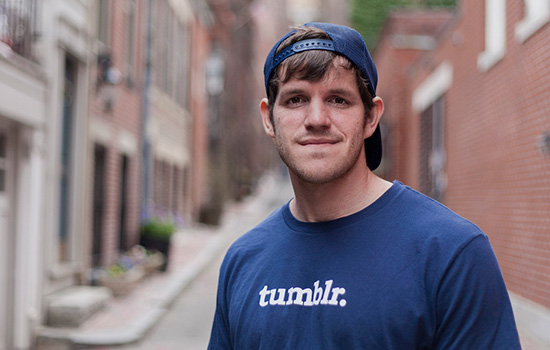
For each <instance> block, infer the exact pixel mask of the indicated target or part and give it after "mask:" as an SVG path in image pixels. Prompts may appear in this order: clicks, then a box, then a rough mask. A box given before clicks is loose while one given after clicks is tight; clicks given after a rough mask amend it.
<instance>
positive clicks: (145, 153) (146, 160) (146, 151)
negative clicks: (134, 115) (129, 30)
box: [141, 0, 153, 220]
mask: <svg viewBox="0 0 550 350" xmlns="http://www.w3.org/2000/svg"><path fill="white" fill-rule="evenodd" d="M152 2H153V1H152V0H148V1H147V38H146V44H145V77H144V83H143V99H142V101H143V105H142V110H141V140H142V170H143V179H142V188H141V191H142V192H141V196H142V197H141V206H142V208H141V210H142V218H141V219H142V220H143V219H146V218H148V217H149V214H150V213H149V182H150V179H149V177H150V167H151V159H150V158H151V145H150V144H149V137H148V135H147V124H148V121H149V112H150V111H149V109H150V107H149V90H150V85H151V27H152V25H153V24H152V18H151V8H152Z"/></svg>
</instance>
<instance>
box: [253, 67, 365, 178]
mask: <svg viewBox="0 0 550 350" xmlns="http://www.w3.org/2000/svg"><path fill="white" fill-rule="evenodd" d="M338 61H339V59H336V60H335V61H334V62H333V66H332V67H331V68H330V69H329V70H328V71H327V74H326V75H325V76H324V77H323V78H322V79H321V80H320V81H316V82H310V81H307V80H298V79H296V78H291V79H290V80H288V81H287V82H286V83H281V85H280V86H279V91H278V95H277V97H276V99H275V102H274V106H273V125H271V127H272V128H271V129H270V128H269V126H267V127H266V130H267V133H268V134H269V135H270V136H271V137H273V139H274V141H275V144H276V146H277V150H278V152H279V155H280V156H281V159H282V160H283V161H284V162H285V164H286V165H287V166H288V168H289V170H290V171H291V172H292V173H294V174H295V175H296V176H297V177H298V178H300V179H301V180H302V181H304V182H307V183H315V184H323V183H329V182H331V181H334V180H336V179H338V178H340V177H342V176H344V175H346V174H347V173H348V172H349V171H350V169H352V168H353V167H354V166H356V165H357V164H358V162H362V163H363V164H362V165H364V166H366V165H365V154H364V147H363V142H364V139H365V137H367V136H370V135H366V128H365V109H364V106H363V102H362V100H361V96H360V94H359V89H358V88H357V83H356V78H355V72H354V71H353V70H347V69H345V68H342V67H341V66H340V65H339V64H338ZM267 109H268V107H267V106H266V105H265V104H262V114H265V113H268V111H267ZM264 122H266V120H265V116H264Z"/></svg>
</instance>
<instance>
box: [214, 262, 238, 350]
mask: <svg viewBox="0 0 550 350" xmlns="http://www.w3.org/2000/svg"><path fill="white" fill-rule="evenodd" d="M224 276H225V272H224V267H223V266H222V268H221V270H220V278H219V281H218V293H217V299H216V312H215V313H214V321H213V324H212V332H211V334H210V342H209V344H208V350H222V349H223V350H228V349H233V346H232V345H231V336H230V331H229V321H228V310H227V303H226V300H225V287H224V285H225V283H224Z"/></svg>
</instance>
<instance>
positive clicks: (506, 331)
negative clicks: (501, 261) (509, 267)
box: [433, 234, 521, 350]
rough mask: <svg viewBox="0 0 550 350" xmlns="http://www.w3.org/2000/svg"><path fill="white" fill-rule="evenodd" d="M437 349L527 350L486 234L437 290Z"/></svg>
mask: <svg viewBox="0 0 550 350" xmlns="http://www.w3.org/2000/svg"><path fill="white" fill-rule="evenodd" d="M436 317H437V329H436V336H435V344H434V347H433V348H434V349H445V350H452V349H457V350H459V349H496V350H500V349H521V346H520V344H519V337H518V333H517V330H516V325H515V321H514V316H513V311H512V307H511V304H510V298H509V296H508V291H507V290H506V286H505V284H504V280H503V278H502V274H501V272H500V268H499V266H498V262H497V259H496V257H495V254H494V252H493V250H492V248H491V246H490V244H489V240H488V238H487V236H486V235H483V234H482V235H478V236H476V237H475V238H473V239H472V240H471V241H470V242H468V243H467V244H466V245H465V246H464V247H463V248H462V249H461V250H460V251H459V252H457V254H456V256H455V257H454V260H453V261H452V262H451V263H450V265H449V267H448V268H447V270H446V271H445V273H444V275H443V277H442V279H441V282H440V285H439V290H438V292H437V300H436Z"/></svg>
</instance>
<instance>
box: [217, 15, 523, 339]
mask: <svg viewBox="0 0 550 350" xmlns="http://www.w3.org/2000/svg"><path fill="white" fill-rule="evenodd" d="M264 74H265V84H266V92H267V97H268V98H267V99H263V100H262V101H261V104H260V110H261V115H262V121H263V125H264V128H265V131H266V133H267V134H268V135H269V136H270V137H271V138H272V139H273V141H274V143H275V145H276V147H277V150H278V152H279V154H280V157H281V159H282V160H283V161H284V162H285V163H286V165H287V166H288V169H289V174H290V179H291V182H292V186H293V189H294V193H295V198H294V199H292V200H291V201H290V202H289V203H288V204H286V205H284V206H283V207H281V208H279V209H278V210H277V211H275V212H274V213H273V214H271V215H270V216H269V217H268V218H267V219H266V220H265V221H263V222H262V223H261V224H259V225H258V226H257V227H255V228H254V229H252V230H251V231H250V232H248V233H247V234H245V235H244V236H242V237H241V238H240V239H238V240H237V241H236V242H235V243H234V244H233V245H232V247H231V248H230V249H229V251H228V252H227V255H226V257H225V260H224V262H223V264H222V267H221V270H220V280H219V285H218V301H217V309H216V314H215V317H214V324H213V329H212V335H211V339H210V345H209V348H210V349H238V350H242V349H384V350H388V349H398V350H403V349H446V350H449V349H460V350H474V349H476V350H477V349H479V350H481V349H483V350H485V349H520V345H519V340H518V335H517V331H516V328H515V322H514V318H513V314H512V309H511V306H510V301H509V297H508V294H507V291H506V287H505V285H504V281H503V279H502V276H501V273H500V270H499V267H498V263H497V261H496V258H495V256H494V253H493V251H492V249H491V247H490V245H489V242H488V239H487V236H486V235H485V234H484V233H483V232H481V231H480V230H479V229H478V228H477V227H476V226H475V225H473V224H472V223H470V222H468V221H466V220H465V219H463V218H461V217H459V216H457V215H456V214H454V213H452V212H451V211H450V210H448V209H447V208H445V207H444V206H442V205H441V204H439V203H437V202H435V201H433V200H431V199H429V198H427V197H425V196H423V195H421V194H419V193H418V192H415V191H413V190H412V189H410V188H409V187H406V186H404V185H403V184H401V183H399V182H397V181H394V182H393V183H390V182H387V181H385V180H383V179H381V178H379V177H378V176H376V175H375V174H374V173H373V172H372V171H373V170H374V169H376V168H377V167H378V165H379V164H380V160H381V155H382V147H381V136H380V129H379V125H378V123H379V121H380V117H381V116H382V113H383V110H384V104H383V101H382V99H380V98H379V97H376V84H377V73H376V68H375V66H374V63H373V62H372V59H371V57H370V54H369V52H368V50H367V47H366V45H365V43H364V41H363V39H362V37H361V35H360V34H359V33H357V32H356V31H354V30H353V29H350V28H348V27H344V26H337V25H333V24H327V23H310V24H306V25H305V26H303V27H301V28H298V29H295V30H293V31H291V32H290V33H288V34H287V35H285V36H284V37H283V38H281V40H279V42H277V43H276V44H275V46H274V47H273V49H272V50H271V52H270V53H269V55H268V57H267V60H266V63H265V67H264ZM365 158H366V161H365Z"/></svg>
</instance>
